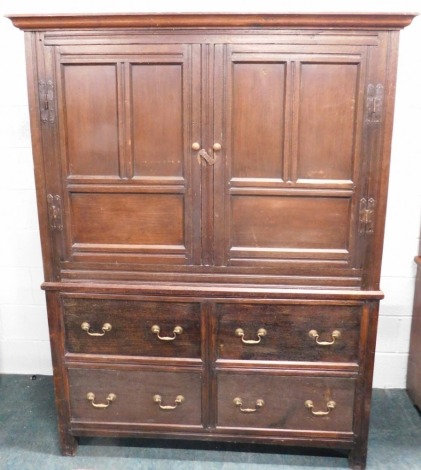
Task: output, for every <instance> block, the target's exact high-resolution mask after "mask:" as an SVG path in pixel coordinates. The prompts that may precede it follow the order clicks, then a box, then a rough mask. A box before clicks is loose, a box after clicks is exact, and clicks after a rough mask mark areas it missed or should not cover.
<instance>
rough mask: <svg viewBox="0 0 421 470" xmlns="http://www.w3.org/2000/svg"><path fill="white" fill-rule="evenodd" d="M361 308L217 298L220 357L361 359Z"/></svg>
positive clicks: (217, 347) (300, 359)
mask: <svg viewBox="0 0 421 470" xmlns="http://www.w3.org/2000/svg"><path fill="white" fill-rule="evenodd" d="M361 312H362V307H361V306H335V305H334V306H332V305H266V304H265V305H261V304H235V303H232V304H218V305H217V307H216V355H217V359H240V360H278V361H326V362H357V361H358V345H359V337H360V323H361ZM338 332H339V333H338Z"/></svg>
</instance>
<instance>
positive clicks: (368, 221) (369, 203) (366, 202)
mask: <svg viewBox="0 0 421 470" xmlns="http://www.w3.org/2000/svg"><path fill="white" fill-rule="evenodd" d="M375 207H376V201H375V199H374V198H372V197H370V198H368V199H367V198H365V197H363V198H362V199H360V230H359V231H360V233H373V231H374V210H375Z"/></svg>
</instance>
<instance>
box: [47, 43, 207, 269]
mask: <svg viewBox="0 0 421 470" xmlns="http://www.w3.org/2000/svg"><path fill="white" fill-rule="evenodd" d="M194 62H195V57H194V46H191V45H179V44H172V45H166V44H159V45H156V44H154V45H119V46H117V45H108V46H88V45H81V46H71V45H70V46H62V47H59V48H57V53H56V67H55V68H56V78H57V93H58V102H59V103H62V106H61V107H60V109H59V123H60V142H61V149H60V151H61V155H62V159H61V160H62V174H63V180H64V190H65V197H64V208H65V214H66V222H67V223H66V224H65V237H66V250H67V256H66V259H67V260H71V261H86V262H97V261H99V262H116V261H119V262H123V263H124V262H139V263H147V264H150V263H163V264H191V263H198V262H199V260H200V252H199V251H198V247H200V240H198V233H199V232H198V230H199V229H200V217H201V216H200V166H199V165H197V164H196V165H192V157H191V153H192V149H191V144H190V142H191V141H192V139H196V140H200V122H199V119H198V117H197V115H198V113H199V112H200V101H199V100H200V97H199V96H198V93H197V83H199V80H200V75H199V74H198V73H193V71H194V69H195V67H196V66H195V63H194ZM195 113H196V114H195Z"/></svg>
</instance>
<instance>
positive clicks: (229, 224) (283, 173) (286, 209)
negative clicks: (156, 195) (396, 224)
mask: <svg viewBox="0 0 421 470" xmlns="http://www.w3.org/2000/svg"><path fill="white" fill-rule="evenodd" d="M224 57H225V62H224V64H223V69H224V73H225V77H226V78H225V87H224V88H223V89H221V92H220V95H221V96H222V100H223V103H224V106H223V109H224V113H223V115H222V116H220V119H221V121H222V122H223V123H226V125H225V127H224V146H223V147H224V161H223V162H221V165H220V166H219V167H218V168H217V170H216V171H217V185H219V187H220V188H221V190H220V192H219V193H218V194H219V196H218V197H217V200H216V201H217V203H216V210H217V218H216V220H217V221H218V220H219V221H220V223H217V225H216V232H217V237H218V239H219V240H220V244H219V245H218V249H219V251H218V253H217V256H216V259H217V262H218V264H221V265H231V266H243V267H247V266H257V265H258V266H259V267H262V266H265V265H266V266H269V265H270V266H274V265H278V266H281V265H282V264H284V265H286V264H287V265H288V269H289V270H291V269H294V267H293V266H294V264H295V265H301V266H305V265H307V272H309V270H308V269H310V270H314V266H315V265H316V264H318V265H319V266H323V265H324V266H325V267H328V266H336V267H342V268H353V267H357V263H358V257H357V251H358V249H359V248H358V246H357V236H358V223H357V222H358V211H359V204H360V203H359V201H360V198H361V197H362V196H361V194H362V191H363V188H364V185H365V181H364V175H361V173H362V172H361V167H362V162H361V160H362V155H361V153H362V142H361V138H360V136H361V133H362V127H363V122H364V119H363V115H364V111H365V109H364V104H363V103H364V95H365V92H364V90H365V85H364V81H365V74H366V65H365V61H366V57H365V49H364V48H359V47H356V46H353V47H352V46H348V47H344V46H342V47H340V48H339V47H335V46H312V47H311V53H310V50H309V49H308V46H305V45H298V46H297V45H295V46H291V45H288V46H282V45H264V44H263V45H262V44H260V45H229V46H227V47H226V53H225V55H224ZM222 188H223V189H222ZM310 263H312V265H313V268H311V267H310V268H309V265H310Z"/></svg>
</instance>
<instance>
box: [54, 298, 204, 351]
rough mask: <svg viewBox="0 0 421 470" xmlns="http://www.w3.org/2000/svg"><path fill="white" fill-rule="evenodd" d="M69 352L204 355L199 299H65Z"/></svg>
mask: <svg viewBox="0 0 421 470" xmlns="http://www.w3.org/2000/svg"><path fill="white" fill-rule="evenodd" d="M63 308H64V323H65V332H66V347H67V351H69V352H72V353H85V354H118V355H129V356H130V355H133V356H157V357H191V358H200V356H201V340H200V304H198V303H177V302H143V301H133V300H114V299H81V298H63Z"/></svg>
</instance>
